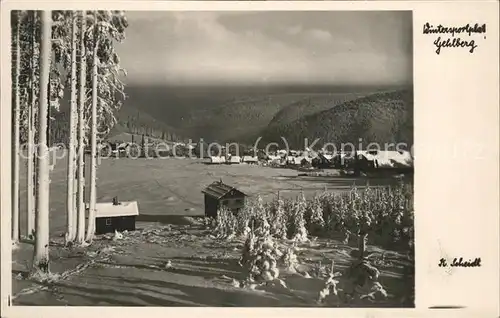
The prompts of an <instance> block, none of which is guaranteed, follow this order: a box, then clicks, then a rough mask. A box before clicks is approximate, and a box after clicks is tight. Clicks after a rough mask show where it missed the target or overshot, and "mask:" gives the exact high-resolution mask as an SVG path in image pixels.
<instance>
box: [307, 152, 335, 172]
mask: <svg viewBox="0 0 500 318" xmlns="http://www.w3.org/2000/svg"><path fill="white" fill-rule="evenodd" d="M332 159H333V155H329V154H324V153H319V154H318V155H317V156H316V157H315V158H313V159H312V161H311V164H312V166H313V167H315V168H318V169H328V168H333V160H332Z"/></svg>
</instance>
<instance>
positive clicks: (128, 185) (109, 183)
mask: <svg viewBox="0 0 500 318" xmlns="http://www.w3.org/2000/svg"><path fill="white" fill-rule="evenodd" d="M24 173H25V172H24V171H23V172H22V173H21V180H24V179H23V178H25V174H24ZM221 178H222V179H223V180H224V182H225V183H227V184H230V185H233V186H235V187H237V188H238V189H239V190H241V191H243V192H245V193H247V194H249V195H258V194H259V195H261V196H262V197H263V198H264V200H268V199H271V198H273V197H274V196H275V195H276V194H277V192H278V191H280V196H284V197H286V196H296V195H297V194H299V193H300V191H301V190H303V191H304V193H305V194H306V196H307V195H312V194H314V193H315V192H320V191H323V190H324V189H325V188H327V189H329V190H331V191H345V190H346V189H348V188H349V187H350V186H352V185H353V183H356V185H358V186H361V185H364V184H366V180H363V179H353V178H340V177H334V178H332V177H298V176H297V171H294V170H288V169H276V168H269V167H260V166H253V165H234V166H226V165H220V166H219V165H205V164H203V163H202V162H201V161H200V160H193V159H136V160H133V159H124V158H120V159H106V160H103V161H102V163H101V165H100V166H99V168H98V202H103V201H111V199H112V198H113V197H114V196H118V197H119V199H120V200H122V201H129V200H137V201H138V202H139V212H140V214H141V215H140V218H139V222H138V224H137V227H138V228H137V230H136V231H134V232H129V233H124V234H123V238H122V239H120V240H113V239H112V235H111V236H100V237H98V238H97V239H96V240H95V241H94V243H93V244H92V246H90V247H87V248H85V249H83V248H80V247H74V248H65V247H63V245H62V242H63V237H62V235H63V234H64V230H65V222H66V221H65V189H66V171H65V162H64V160H59V161H58V162H57V164H56V166H55V169H54V170H53V171H52V173H51V179H52V181H51V189H50V191H51V193H50V198H51V201H50V207H51V211H50V213H51V214H50V222H51V224H50V229H51V240H52V242H51V245H53V246H52V247H51V271H52V272H53V273H57V274H60V275H62V276H61V277H59V278H58V279H56V280H55V281H53V282H48V283H43V284H38V283H35V282H32V281H29V280H26V279H24V276H25V275H26V273H27V271H28V269H29V265H30V263H31V258H32V246H30V245H28V244H26V243H24V244H21V246H20V248H19V249H17V250H15V251H13V264H12V267H13V295H14V299H13V303H14V304H15V305H77V306H84V305H86V306H91V305H95V306H98V305H100V306H112V305H116V306H127V305H128V306H295V307H297V306H318V304H317V299H318V293H319V291H320V290H321V288H322V287H323V284H324V279H319V278H317V274H315V273H316V272H317V267H318V264H319V263H320V262H321V264H323V265H327V264H328V263H329V262H330V261H331V260H332V259H333V260H334V261H335V266H336V267H338V269H342V268H343V267H345V266H346V264H348V263H349V262H350V261H351V260H352V259H353V257H352V256H351V253H352V251H353V250H354V249H355V248H356V247H355V243H351V244H342V243H341V242H339V241H336V240H333V239H331V240H319V239H318V240H317V241H315V242H313V243H304V245H303V246H300V247H299V253H298V258H299V260H300V261H299V263H300V266H299V267H300V268H301V270H300V271H299V273H286V272H283V274H281V275H280V277H281V278H282V279H283V281H284V282H285V284H286V287H283V286H281V285H278V286H267V287H264V288H263V290H259V289H257V290H247V289H242V288H239V287H235V286H234V280H235V279H236V280H238V279H241V277H240V276H241V275H242V274H241V273H242V270H241V267H239V265H238V259H239V257H240V256H241V247H242V242H240V241H233V242H229V243H228V242H226V241H218V240H217V239H215V238H213V237H211V236H210V233H209V232H208V231H207V229H206V228H205V227H204V226H203V225H202V224H201V223H200V221H199V219H198V218H195V217H196V216H201V215H203V213H204V210H203V196H202V193H201V191H202V189H203V188H204V187H205V186H206V185H208V184H210V183H211V182H213V181H216V180H219V179H221ZM391 182H392V180H390V179H378V180H377V179H370V185H371V186H377V185H386V184H388V183H391ZM21 191H22V192H21V199H23V193H25V192H24V191H25V184H22V188H21ZM25 208H26V207H25V200H22V202H21V220H20V221H21V226H22V233H24V224H25ZM368 251H369V252H371V253H374V254H373V255H374V257H375V258H376V259H377V262H378V264H379V269H380V270H381V276H380V281H381V282H382V283H383V285H384V286H386V289H387V291H388V293H389V297H388V299H386V300H380V301H376V302H374V303H371V302H368V301H367V302H366V303H363V304H362V305H363V306H376V307H381V306H383V307H387V306H413V303H412V300H411V297H412V296H411V295H412V293H413V291H412V289H413V288H412V287H413V285H414V282H413V278H412V277H413V275H412V274H411V272H412V271H413V263H412V261H410V260H408V258H407V256H406V255H405V253H404V252H401V253H398V252H388V251H383V250H382V249H380V248H377V247H374V246H368ZM382 255H383V256H382ZM306 273H307V274H306ZM315 275H316V276H315ZM325 305H326V306H359V305H361V304H346V303H340V302H338V301H335V300H332V301H330V302H326V303H325Z"/></svg>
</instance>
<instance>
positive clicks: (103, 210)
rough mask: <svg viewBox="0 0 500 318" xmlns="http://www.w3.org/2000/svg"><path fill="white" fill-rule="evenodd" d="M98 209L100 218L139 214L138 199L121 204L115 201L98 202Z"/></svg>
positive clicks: (97, 213) (97, 214) (97, 215)
mask: <svg viewBox="0 0 500 318" xmlns="http://www.w3.org/2000/svg"><path fill="white" fill-rule="evenodd" d="M96 210H97V211H96V217H98V218H102V217H108V218H109V217H117V216H131V215H139V207H138V205H137V201H129V202H120V204H119V205H113V202H104V203H97V204H96Z"/></svg>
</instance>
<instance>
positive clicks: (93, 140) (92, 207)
mask: <svg viewBox="0 0 500 318" xmlns="http://www.w3.org/2000/svg"><path fill="white" fill-rule="evenodd" d="M98 37H99V32H98V24H97V11H94V52H93V59H92V113H91V119H92V120H91V128H90V129H91V131H90V149H91V161H90V203H89V220H88V224H87V226H88V227H87V237H86V240H87V241H92V238H93V237H94V232H95V217H96V200H97V193H96V192H97V184H96V178H97V176H96V172H97V80H98V79H97V59H98V57H97V47H98V44H99V38H98Z"/></svg>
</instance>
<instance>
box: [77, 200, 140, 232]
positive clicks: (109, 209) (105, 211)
mask: <svg viewBox="0 0 500 318" xmlns="http://www.w3.org/2000/svg"><path fill="white" fill-rule="evenodd" d="M87 206H88V205H87ZM137 215H139V207H138V205H137V201H130V202H118V198H116V197H115V198H114V199H113V202H103V203H97V204H96V221H95V234H97V235H99V234H105V233H113V232H115V231H118V232H122V231H125V230H127V231H135V222H136V217H137Z"/></svg>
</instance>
